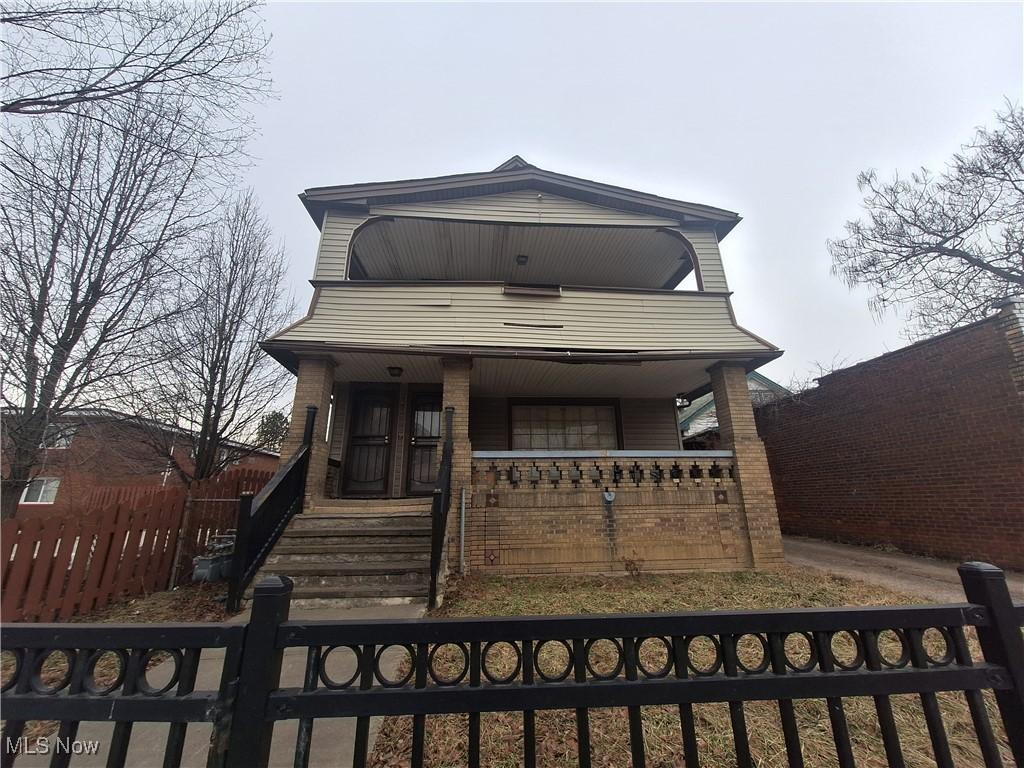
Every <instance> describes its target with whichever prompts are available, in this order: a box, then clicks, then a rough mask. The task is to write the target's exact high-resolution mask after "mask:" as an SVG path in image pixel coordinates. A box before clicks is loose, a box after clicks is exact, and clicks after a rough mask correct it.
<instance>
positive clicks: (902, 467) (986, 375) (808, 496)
mask: <svg viewBox="0 0 1024 768" xmlns="http://www.w3.org/2000/svg"><path fill="white" fill-rule="evenodd" d="M1016 317H1017V318H1019V315H1017V316H1016ZM1014 345H1016V350H1017V353H1016V354H1017V355H1019V354H1021V353H1022V352H1024V350H1022V345H1021V343H1020V324H1019V321H1018V320H1017V319H1016V318H1015V317H1014V315H1013V313H1012V308H1011V309H1009V310H1004V312H1003V313H1001V314H1000V315H999V316H996V317H993V318H991V319H990V320H987V321H984V322H982V323H979V324H975V325H973V326H969V327H967V328H963V329H960V330H957V331H954V332H951V333H948V334H944V335H943V336H941V337H937V338H935V339H932V340H929V341H927V342H922V343H920V344H916V345H913V346H910V347H908V348H905V349H903V350H899V351H897V352H893V353H890V354H888V355H884V356H882V357H879V358H876V359H875V360H871V361H868V362H866V363H863V364H860V365H857V366H854V367H852V368H850V369H847V370H845V371H839V372H836V373H834V374H832V375H829V376H826V377H824V378H823V379H822V380H821V383H820V386H819V387H818V388H817V389H814V390H811V391H810V392H808V393H805V394H804V395H801V396H798V397H796V398H794V399H789V400H786V401H783V402H781V403H778V404H774V405H767V406H764V407H762V408H760V409H758V412H757V422H758V429H759V432H760V434H761V437H762V438H763V440H764V443H765V446H766V448H767V453H768V462H769V466H770V468H771V473H772V479H773V481H774V486H775V495H776V501H777V504H778V510H779V519H780V522H781V525H782V530H783V532H784V533H790V534H798V535H803V536H813V537H818V538H827V539H836V540H841V541H848V542H854V543H864V544H888V545H894V546H896V547H898V548H900V549H902V550H905V551H908V552H916V553H923V554H927V555H934V556H938V557H945V558H951V559H955V560H969V559H980V560H986V561H989V562H993V563H995V564H997V565H1000V566H1002V567H1007V568H1018V569H1019V568H1024V387H1021V386H1020V377H1019V372H1020V371H1021V370H1024V369H1022V366H1021V358H1020V357H1018V356H1016V355H1015V351H1014V348H1015V347H1014Z"/></svg>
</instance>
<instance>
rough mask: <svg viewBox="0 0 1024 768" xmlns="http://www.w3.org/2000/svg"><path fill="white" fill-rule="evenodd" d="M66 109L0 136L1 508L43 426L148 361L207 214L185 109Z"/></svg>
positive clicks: (31, 464)
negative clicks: (184, 257) (104, 115)
mask: <svg viewBox="0 0 1024 768" xmlns="http://www.w3.org/2000/svg"><path fill="white" fill-rule="evenodd" d="M109 117H110V118H111V119H116V120H117V123H116V124H111V123H110V122H108V121H103V122H99V121H95V120H92V119H90V118H89V117H88V116H87V115H85V114H81V113H76V114H70V113H68V114H63V115H59V116H55V117H52V118H48V119H45V120H33V121H29V122H27V123H23V124H20V125H18V126H10V130H9V132H8V134H7V135H6V136H4V137H3V139H2V140H0V147H2V150H3V158H2V160H0V168H2V174H0V176H2V179H0V227H2V230H3V233H2V235H0V315H2V316H3V317H4V323H3V327H2V329H0V352H2V355H0V385H2V398H3V403H4V405H5V406H7V408H6V409H5V424H4V427H5V429H4V441H5V445H4V449H5V454H6V461H5V465H6V475H5V476H4V477H3V485H2V513H3V515H4V516H5V517H6V516H10V515H13V514H14V512H15V510H16V509H17V503H18V498H19V496H20V494H21V491H22V490H23V488H24V487H25V485H26V484H27V483H28V481H29V480H30V479H31V478H32V476H33V472H34V468H35V467H37V466H38V464H39V457H40V445H41V442H42V437H43V433H44V431H45V429H46V426H47V424H49V423H55V422H56V421H57V420H58V419H59V417H60V415H61V414H62V413H66V412H67V411H69V410H71V409H79V408H88V407H91V406H94V405H99V404H104V405H105V404H108V403H110V402H112V401H114V400H116V399H117V397H118V396H119V395H121V394H122V393H123V390H124V389H125V387H126V386H127V385H128V383H129V382H130V381H131V380H133V378H134V377H135V376H136V375H137V374H138V373H139V372H140V371H141V370H143V369H144V368H145V367H146V366H147V365H149V364H150V363H151V354H150V351H151V348H150V346H149V345H147V344H144V343H143V341H144V339H145V338H146V337H148V335H149V334H150V333H152V331H153V330H154V329H155V328H156V327H157V326H158V325H159V324H160V323H163V322H165V321H166V320H167V319H168V318H170V317H173V316H174V315H175V314H176V313H177V312H178V311H180V304H179V294H180V280H179V277H178V274H179V267H180V265H179V264H178V263H176V258H177V256H178V254H179V252H180V246H181V245H182V243H183V242H184V241H185V240H187V239H188V238H190V237H192V236H193V235H194V234H195V231H196V228H197V227H198V226H199V225H200V223H201V222H202V220H203V217H204V214H205V212H206V211H205V207H206V203H205V202H204V200H205V190H203V189H202V187H201V184H199V182H200V181H201V174H202V172H203V162H202V159H201V158H200V156H199V154H198V149H200V148H201V147H198V146H197V145H196V143H195V138H196V134H195V131H194V129H193V128H192V125H191V121H190V120H189V116H188V113H187V111H186V110H184V109H183V108H182V107H181V105H180V104H177V103H174V102H171V101H168V102H165V103H164V104H163V105H162V106H161V107H160V108H159V109H156V108H154V107H153V106H152V105H146V106H145V107H143V106H142V105H141V104H140V105H139V107H138V108H136V109H130V108H127V107H126V108H124V109H122V110H120V111H119V112H118V114H117V115H111V116H109Z"/></svg>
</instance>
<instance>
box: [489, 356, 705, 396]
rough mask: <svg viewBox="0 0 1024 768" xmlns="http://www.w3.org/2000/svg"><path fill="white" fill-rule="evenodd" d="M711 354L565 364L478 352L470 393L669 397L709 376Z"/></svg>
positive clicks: (694, 387) (692, 386)
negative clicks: (696, 357)
mask: <svg viewBox="0 0 1024 768" xmlns="http://www.w3.org/2000/svg"><path fill="white" fill-rule="evenodd" d="M714 363H715V360H654V361H644V362H641V363H599V364H592V363H581V364H567V363H558V362H547V361H543V360H509V359H500V358H482V359H476V360H474V361H473V374H472V378H471V380H470V385H471V387H472V388H473V394H475V395H482V396H510V397H555V396H560V395H562V396H574V397H673V396H675V395H677V394H679V393H681V392H689V391H691V390H693V389H696V388H698V387H700V386H702V385H704V384H706V383H707V382H708V381H709V377H708V374H707V368H708V367H709V366H711V365H712V364H714Z"/></svg>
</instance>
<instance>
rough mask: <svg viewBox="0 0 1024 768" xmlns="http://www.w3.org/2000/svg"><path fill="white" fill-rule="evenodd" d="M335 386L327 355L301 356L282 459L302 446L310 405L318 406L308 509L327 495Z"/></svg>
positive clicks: (308, 482)
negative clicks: (307, 410) (328, 437)
mask: <svg viewBox="0 0 1024 768" xmlns="http://www.w3.org/2000/svg"><path fill="white" fill-rule="evenodd" d="M333 387H334V361H333V360H331V359H329V358H324V357H304V358H300V359H299V375H298V380H297V381H296V382H295V400H294V401H293V403H292V417H291V421H290V422H289V424H288V436H287V437H285V439H284V441H283V442H282V443H281V461H288V459H290V458H291V457H292V455H293V454H294V453H295V451H296V450H298V448H299V446H300V445H302V430H303V427H304V425H305V423H306V406H307V405H315V406H316V407H317V414H316V424H315V426H314V429H313V446H312V450H311V452H310V455H309V471H308V473H307V475H306V478H307V479H306V501H305V504H304V505H303V507H304V508H308V507H309V506H310V504H311V503H314V502H315V500H316V499H322V498H324V488H325V485H326V482H327V455H328V450H329V446H328V445H327V427H328V424H327V420H328V416H329V415H330V411H331V390H332V389H333Z"/></svg>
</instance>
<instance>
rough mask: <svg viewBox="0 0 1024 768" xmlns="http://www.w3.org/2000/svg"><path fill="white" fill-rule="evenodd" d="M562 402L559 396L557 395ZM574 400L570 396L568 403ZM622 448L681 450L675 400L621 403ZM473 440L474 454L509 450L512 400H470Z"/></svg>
mask: <svg viewBox="0 0 1024 768" xmlns="http://www.w3.org/2000/svg"><path fill="white" fill-rule="evenodd" d="M553 397H554V399H556V400H557V399H558V398H557V395H553ZM571 399H572V398H569V397H567V398H566V401H567V402H568V401H570V400H571ZM619 414H620V416H621V419H622V448H623V450H627V451H677V450H679V436H678V427H677V426H676V410H675V401H674V400H672V399H670V398H631V397H626V398H622V399H620V400H619ZM469 439H470V441H471V442H472V443H473V450H474V451H507V450H508V449H509V448H508V399H507V398H504V397H474V398H472V399H471V400H470V401H469Z"/></svg>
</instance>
